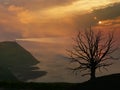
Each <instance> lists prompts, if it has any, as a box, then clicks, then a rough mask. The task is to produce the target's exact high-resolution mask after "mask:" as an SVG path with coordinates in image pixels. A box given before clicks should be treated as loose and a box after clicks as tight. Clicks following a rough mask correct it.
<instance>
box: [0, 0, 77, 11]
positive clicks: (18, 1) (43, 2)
mask: <svg viewBox="0 0 120 90" xmlns="http://www.w3.org/2000/svg"><path fill="white" fill-rule="evenodd" d="M74 1H77V0H0V3H2V4H4V5H6V6H9V5H11V4H12V5H17V6H22V7H25V8H29V9H36V8H38V9H40V8H48V7H54V6H58V5H68V4H71V3H72V2H74Z"/></svg>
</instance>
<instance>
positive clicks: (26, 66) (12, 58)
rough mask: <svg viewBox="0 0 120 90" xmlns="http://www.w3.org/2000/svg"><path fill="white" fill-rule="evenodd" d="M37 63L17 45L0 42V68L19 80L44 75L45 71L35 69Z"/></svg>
mask: <svg viewBox="0 0 120 90" xmlns="http://www.w3.org/2000/svg"><path fill="white" fill-rule="evenodd" d="M38 63H40V62H38V60H36V59H35V58H34V57H33V56H32V54H30V53H29V52H28V51H27V50H25V49H24V48H23V47H21V46H20V45H19V44H18V43H16V42H11V41H9V42H0V67H2V68H5V69H4V70H9V71H10V72H12V73H13V74H14V75H15V76H16V77H17V78H18V79H19V80H22V81H26V80H29V79H34V78H37V77H40V76H43V75H45V74H46V72H45V71H40V70H39V68H38V67H35V65H36V64H38ZM6 72H8V71H6ZM8 76H9V75H8ZM1 78H2V77H1Z"/></svg>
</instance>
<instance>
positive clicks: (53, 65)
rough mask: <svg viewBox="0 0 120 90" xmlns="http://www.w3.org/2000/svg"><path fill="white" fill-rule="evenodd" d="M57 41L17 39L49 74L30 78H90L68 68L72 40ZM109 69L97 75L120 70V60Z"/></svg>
mask: <svg viewBox="0 0 120 90" xmlns="http://www.w3.org/2000/svg"><path fill="white" fill-rule="evenodd" d="M59 40H60V39H59ZM59 40H58V41H55V42H39V41H17V42H18V43H19V44H20V45H21V46H23V47H24V48H25V49H26V50H28V51H29V52H31V54H32V55H33V56H34V57H35V58H36V59H37V60H38V61H40V63H39V64H37V65H36V66H37V67H39V68H40V70H44V71H47V72H48V73H47V75H45V76H42V77H39V78H37V79H33V80H29V81H33V82H83V81H86V80H88V79H89V77H88V76H86V77H81V76H80V75H78V76H75V75H74V74H73V73H72V72H71V71H69V70H68V69H67V68H68V67H69V65H70V63H69V60H68V59H66V58H65V57H66V55H67V52H66V50H65V49H69V48H70V47H71V46H70V45H71V42H70V40H67V39H66V40H65V41H62V40H63V39H62V40H61V41H59ZM108 70H109V71H105V70H103V72H98V73H97V76H101V75H106V74H111V73H117V72H120V61H119V62H117V63H116V64H114V65H112V66H111V67H109V68H108Z"/></svg>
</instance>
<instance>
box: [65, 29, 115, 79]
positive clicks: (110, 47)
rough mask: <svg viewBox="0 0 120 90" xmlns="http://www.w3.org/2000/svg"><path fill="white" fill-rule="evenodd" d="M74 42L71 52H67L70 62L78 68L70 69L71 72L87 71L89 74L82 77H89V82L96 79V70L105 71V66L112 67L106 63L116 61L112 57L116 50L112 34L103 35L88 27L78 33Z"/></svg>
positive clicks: (109, 63)
mask: <svg viewBox="0 0 120 90" xmlns="http://www.w3.org/2000/svg"><path fill="white" fill-rule="evenodd" d="M74 41H75V45H74V46H73V50H67V51H68V52H69V58H70V59H71V62H72V63H78V64H79V66H76V67H72V68H71V70H73V71H74V72H78V71H79V72H82V71H85V70H88V71H89V72H88V73H86V74H84V75H90V79H91V80H93V79H95V78H96V76H95V74H96V69H100V68H101V67H103V68H104V69H106V67H107V66H110V65H112V63H111V62H106V61H110V60H114V59H117V58H114V57H113V56H112V53H113V52H115V51H116V50H117V48H116V47H115V45H114V44H115V40H114V33H113V32H109V34H108V35H105V34H103V33H102V32H101V31H98V32H94V31H93V30H92V28H91V27H90V28H89V30H85V31H84V32H83V33H81V32H79V33H78V35H77V37H76V38H75V39H74ZM84 75H83V76H84Z"/></svg>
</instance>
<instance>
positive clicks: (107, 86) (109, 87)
mask: <svg viewBox="0 0 120 90" xmlns="http://www.w3.org/2000/svg"><path fill="white" fill-rule="evenodd" d="M81 89H82V90H120V74H112V75H107V76H103V77H98V78H97V79H96V80H93V81H87V82H84V83H81V84H78V85H75V86H74V87H72V88H71V89H70V90H81Z"/></svg>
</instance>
